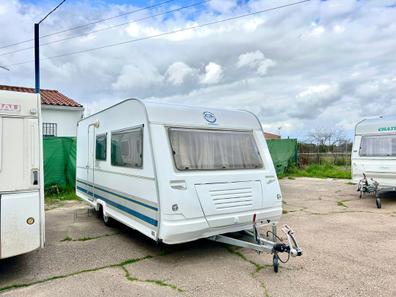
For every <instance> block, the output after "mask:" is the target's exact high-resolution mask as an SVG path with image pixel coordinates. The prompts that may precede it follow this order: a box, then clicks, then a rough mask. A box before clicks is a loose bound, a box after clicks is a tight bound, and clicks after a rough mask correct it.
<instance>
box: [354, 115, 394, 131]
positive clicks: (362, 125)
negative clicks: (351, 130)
mask: <svg viewBox="0 0 396 297" xmlns="http://www.w3.org/2000/svg"><path fill="white" fill-rule="evenodd" d="M382 133H395V134H396V116H386V117H385V116H384V117H382V116H381V117H377V118H370V119H364V120H362V121H360V122H359V123H357V125H356V128H355V134H356V135H366V134H382Z"/></svg>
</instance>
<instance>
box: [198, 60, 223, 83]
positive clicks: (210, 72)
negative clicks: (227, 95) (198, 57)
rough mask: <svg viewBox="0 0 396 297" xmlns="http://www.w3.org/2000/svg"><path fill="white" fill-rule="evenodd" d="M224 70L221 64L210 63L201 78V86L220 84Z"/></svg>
mask: <svg viewBox="0 0 396 297" xmlns="http://www.w3.org/2000/svg"><path fill="white" fill-rule="evenodd" d="M222 75H223V70H222V68H221V66H220V65H219V64H216V63H213V62H210V63H209V64H208V65H206V67H205V73H204V74H203V75H202V76H201V84H206V85H212V84H217V83H218V82H220V80H221V78H222Z"/></svg>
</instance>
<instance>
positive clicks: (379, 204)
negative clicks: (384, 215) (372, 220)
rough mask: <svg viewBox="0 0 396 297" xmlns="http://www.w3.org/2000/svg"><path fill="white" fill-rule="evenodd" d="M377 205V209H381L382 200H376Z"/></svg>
mask: <svg viewBox="0 0 396 297" xmlns="http://www.w3.org/2000/svg"><path fill="white" fill-rule="evenodd" d="M375 203H376V204H377V208H381V199H380V198H376V199H375Z"/></svg>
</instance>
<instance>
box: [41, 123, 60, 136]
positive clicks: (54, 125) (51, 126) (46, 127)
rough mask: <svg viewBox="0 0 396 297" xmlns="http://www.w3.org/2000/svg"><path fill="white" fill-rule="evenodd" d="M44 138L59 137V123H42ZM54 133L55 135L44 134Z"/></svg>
mask: <svg viewBox="0 0 396 297" xmlns="http://www.w3.org/2000/svg"><path fill="white" fill-rule="evenodd" d="M42 129H43V137H57V136H58V123H42ZM51 129H52V130H53V131H54V134H44V132H45V131H50V130H51Z"/></svg>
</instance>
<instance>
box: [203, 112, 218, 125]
mask: <svg viewBox="0 0 396 297" xmlns="http://www.w3.org/2000/svg"><path fill="white" fill-rule="evenodd" d="M203 117H204V119H205V120H206V121H207V122H209V123H211V124H214V123H216V117H215V115H214V114H213V113H211V112H209V111H205V112H204V113H203Z"/></svg>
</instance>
